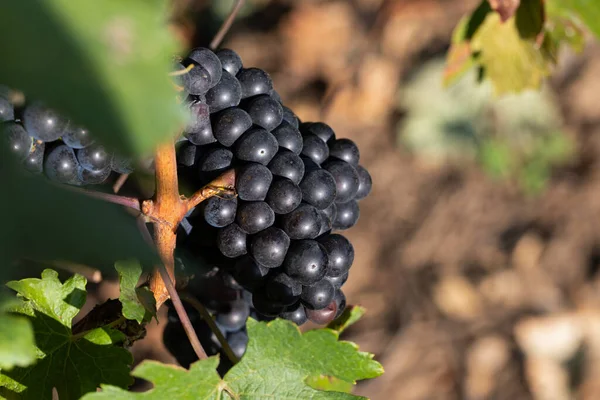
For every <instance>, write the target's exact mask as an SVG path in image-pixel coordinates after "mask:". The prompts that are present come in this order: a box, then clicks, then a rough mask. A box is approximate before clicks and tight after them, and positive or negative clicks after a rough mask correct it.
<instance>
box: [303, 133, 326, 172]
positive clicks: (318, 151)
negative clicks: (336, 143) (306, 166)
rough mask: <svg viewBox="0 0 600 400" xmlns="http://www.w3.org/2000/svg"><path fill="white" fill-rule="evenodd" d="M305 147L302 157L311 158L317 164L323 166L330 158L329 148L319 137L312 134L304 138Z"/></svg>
mask: <svg viewBox="0 0 600 400" xmlns="http://www.w3.org/2000/svg"><path fill="white" fill-rule="evenodd" d="M302 139H303V141H304V147H302V153H301V154H302V155H303V156H306V157H308V158H310V159H311V160H313V161H314V162H315V163H317V164H319V165H321V164H322V163H323V162H324V161H325V160H327V157H329V147H327V144H325V142H323V141H322V140H321V138H319V137H318V136H317V135H314V134H312V133H309V134H306V135H303V136H302Z"/></svg>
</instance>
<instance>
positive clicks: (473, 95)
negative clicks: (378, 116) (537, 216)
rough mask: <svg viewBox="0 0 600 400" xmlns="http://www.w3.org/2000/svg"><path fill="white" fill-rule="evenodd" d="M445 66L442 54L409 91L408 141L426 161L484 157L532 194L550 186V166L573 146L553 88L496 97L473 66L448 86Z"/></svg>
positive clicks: (403, 134) (404, 102)
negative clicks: (478, 80) (445, 82)
mask: <svg viewBox="0 0 600 400" xmlns="http://www.w3.org/2000/svg"><path fill="white" fill-rule="evenodd" d="M443 69H444V66H443V65H442V62H440V61H435V62H431V63H429V64H428V65H426V66H424V67H423V68H421V70H420V71H419V73H418V74H416V75H415V76H414V77H413V79H412V80H411V81H410V82H409V83H408V84H407V85H406V87H405V88H404V90H403V91H402V97H401V106H402V107H404V108H405V109H406V111H407V116H406V118H405V120H404V121H403V122H402V123H401V125H400V126H399V132H398V133H399V139H400V141H401V143H402V144H403V145H404V146H406V147H408V148H409V149H410V150H411V151H413V152H414V153H416V154H418V155H419V156H420V157H421V158H422V159H423V160H424V161H425V162H429V163H433V164H439V163H445V162H464V161H472V162H479V163H480V164H481V165H482V167H483V168H484V170H485V171H486V172H488V173H489V174H490V175H491V176H494V177H497V178H503V179H514V180H515V181H516V182H517V183H519V185H520V186H521V187H522V188H523V189H524V190H525V191H526V192H528V193H532V194H533V193H537V192H539V190H540V189H543V187H544V186H545V184H546V182H547V180H548V178H549V177H550V172H551V169H552V168H553V167H555V166H558V165H561V164H563V163H564V162H566V161H568V160H569V158H570V156H571V154H572V151H573V144H572V142H571V141H570V140H569V138H568V137H567V136H566V135H565V133H564V132H563V131H562V126H561V123H562V121H561V120H560V118H559V115H560V110H559V109H558V106H557V105H556V103H555V100H554V98H553V97H552V95H551V94H550V93H549V91H548V90H545V89H544V90H542V91H526V92H523V93H520V94H510V95H505V96H502V97H496V96H495V95H494V90H493V88H492V84H491V83H490V82H489V81H485V82H483V83H482V84H478V83H477V82H476V71H474V70H471V71H469V73H468V74H466V75H465V76H463V77H462V78H461V79H458V80H456V82H455V84H454V85H453V86H451V87H449V88H444V87H443V86H442V83H441V82H442V80H441V77H442V75H443Z"/></svg>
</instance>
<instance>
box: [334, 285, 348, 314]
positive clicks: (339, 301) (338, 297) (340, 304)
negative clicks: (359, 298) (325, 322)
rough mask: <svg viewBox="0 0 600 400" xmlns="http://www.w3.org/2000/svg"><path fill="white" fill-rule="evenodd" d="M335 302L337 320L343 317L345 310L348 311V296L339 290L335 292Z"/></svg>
mask: <svg viewBox="0 0 600 400" xmlns="http://www.w3.org/2000/svg"><path fill="white" fill-rule="evenodd" d="M333 301H334V302H335V305H336V307H337V312H336V314H335V318H337V317H339V316H340V315H342V313H343V312H344V310H345V309H346V295H345V294H344V292H342V291H341V290H339V289H337V290H336V291H335V296H333Z"/></svg>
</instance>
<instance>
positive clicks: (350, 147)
mask: <svg viewBox="0 0 600 400" xmlns="http://www.w3.org/2000/svg"><path fill="white" fill-rule="evenodd" d="M329 155H330V156H331V157H334V158H338V159H340V160H344V161H346V162H347V163H350V164H352V165H358V161H359V160H360V152H359V151H358V146H356V144H355V143H354V142H353V141H352V140H350V139H337V140H334V141H333V142H331V144H330V145H329Z"/></svg>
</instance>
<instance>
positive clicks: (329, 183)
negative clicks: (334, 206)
mask: <svg viewBox="0 0 600 400" xmlns="http://www.w3.org/2000/svg"><path fill="white" fill-rule="evenodd" d="M300 189H302V200H303V201H305V202H307V203H309V204H311V205H313V206H315V207H316V208H318V209H319V210H324V209H326V208H327V207H329V206H330V205H331V203H333V201H334V200H335V196H336V184H335V179H333V176H332V175H331V174H330V173H329V172H328V171H326V170H324V169H316V170H312V171H310V172H309V171H307V172H305V173H304V179H302V182H300Z"/></svg>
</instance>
